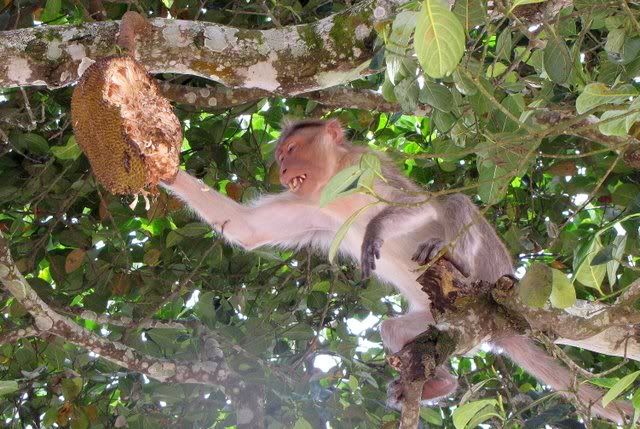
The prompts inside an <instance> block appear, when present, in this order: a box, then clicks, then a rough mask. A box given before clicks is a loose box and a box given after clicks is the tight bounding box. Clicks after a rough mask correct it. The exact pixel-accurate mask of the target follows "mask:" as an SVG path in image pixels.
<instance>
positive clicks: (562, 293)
mask: <svg viewBox="0 0 640 429" xmlns="http://www.w3.org/2000/svg"><path fill="white" fill-rule="evenodd" d="M551 273H552V282H551V283H552V288H551V295H550V296H549V300H550V301H551V305H553V306H554V307H556V308H569V307H571V306H572V305H573V304H575V303H576V289H575V288H574V287H573V284H571V280H569V278H568V277H567V276H566V275H565V273H563V272H562V271H560V270H556V269H555V268H551Z"/></svg>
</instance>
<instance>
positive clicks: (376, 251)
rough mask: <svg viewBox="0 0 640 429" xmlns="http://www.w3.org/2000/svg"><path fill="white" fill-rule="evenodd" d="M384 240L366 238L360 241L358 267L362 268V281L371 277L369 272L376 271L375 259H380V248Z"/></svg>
mask: <svg viewBox="0 0 640 429" xmlns="http://www.w3.org/2000/svg"><path fill="white" fill-rule="evenodd" d="M382 243H384V240H382V239H381V238H367V237H366V236H365V239H364V240H363V241H362V255H361V257H360V265H361V268H362V279H363V280H366V279H368V278H369V277H370V276H371V272H372V271H374V270H375V269H376V259H380V248H381V247H382Z"/></svg>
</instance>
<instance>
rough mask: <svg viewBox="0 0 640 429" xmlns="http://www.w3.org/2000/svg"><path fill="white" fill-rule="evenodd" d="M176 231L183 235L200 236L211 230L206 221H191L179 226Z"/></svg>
mask: <svg viewBox="0 0 640 429" xmlns="http://www.w3.org/2000/svg"><path fill="white" fill-rule="evenodd" d="M177 232H178V233H179V234H180V235H182V236H184V237H202V236H203V235H205V234H207V233H209V232H211V227H210V226H209V225H207V224H206V223H202V222H192V223H189V224H186V225H185V226H183V227H182V228H179V229H178V230H177Z"/></svg>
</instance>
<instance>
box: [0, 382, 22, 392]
mask: <svg viewBox="0 0 640 429" xmlns="http://www.w3.org/2000/svg"><path fill="white" fill-rule="evenodd" d="M18 388H19V386H18V382H17V381H15V380H0V396H4V395H8V394H11V393H13V392H16V391H17V390H18Z"/></svg>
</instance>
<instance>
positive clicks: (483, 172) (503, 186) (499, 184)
mask: <svg viewBox="0 0 640 429" xmlns="http://www.w3.org/2000/svg"><path fill="white" fill-rule="evenodd" d="M511 178H512V175H510V174H509V172H508V171H507V170H506V169H505V168H503V167H498V166H497V165H495V164H494V163H493V162H491V161H483V162H482V163H481V164H480V165H479V166H478V183H479V184H478V195H479V196H480V199H482V201H483V202H484V203H485V204H496V203H499V202H500V201H501V200H502V199H503V198H504V196H505V195H506V194H507V189H508V185H509V183H510V182H511Z"/></svg>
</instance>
